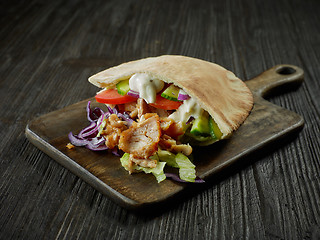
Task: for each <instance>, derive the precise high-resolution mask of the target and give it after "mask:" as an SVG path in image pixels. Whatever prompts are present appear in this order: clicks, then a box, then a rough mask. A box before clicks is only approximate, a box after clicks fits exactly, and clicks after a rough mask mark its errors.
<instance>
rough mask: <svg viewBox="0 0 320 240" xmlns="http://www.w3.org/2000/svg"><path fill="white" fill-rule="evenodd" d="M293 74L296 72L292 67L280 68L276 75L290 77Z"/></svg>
mask: <svg viewBox="0 0 320 240" xmlns="http://www.w3.org/2000/svg"><path fill="white" fill-rule="evenodd" d="M295 72H296V70H295V69H294V68H292V67H282V68H280V69H278V70H277V73H278V74H281V75H290V74H292V73H295Z"/></svg>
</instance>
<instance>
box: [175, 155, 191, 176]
mask: <svg viewBox="0 0 320 240" xmlns="http://www.w3.org/2000/svg"><path fill="white" fill-rule="evenodd" d="M176 162H177V164H178V166H179V177H180V178H181V179H182V180H185V181H187V182H194V181H195V179H196V169H195V168H196V166H195V165H194V164H193V163H192V162H191V161H190V160H189V158H188V157H187V156H185V155H184V154H182V153H178V154H177V155H176Z"/></svg>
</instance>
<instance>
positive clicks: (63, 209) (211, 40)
mask: <svg viewBox="0 0 320 240" xmlns="http://www.w3.org/2000/svg"><path fill="white" fill-rule="evenodd" d="M0 9H1V10H0V11H1V14H0V24H1V28H0V63H1V64H0V71H1V76H2V77H1V79H0V101H1V106H2V107H1V108H0V131H1V138H0V147H1V152H0V162H1V167H0V178H1V179H0V226H1V228H0V238H1V239H19V238H20V239H41V238H48V239H52V238H53V239H54V238H57V239H77V238H78V239H86V238H96V239H149V238H150V236H151V237H152V238H153V239H317V238H319V235H320V231H319V228H320V208H319V206H320V200H319V199H320V176H319V173H320V160H319V159H320V146H319V140H320V139H319V132H320V129H319V128H320V124H319V122H320V121H319V119H320V117H319V116H320V114H319V111H320V95H319V92H320V91H319V90H320V81H319V79H320V70H319V61H320V58H319V52H320V49H319V41H320V35H319V34H320V33H319V23H320V16H319V14H318V13H319V10H320V6H319V2H318V1H316V0H310V1H302V0H292V1H286V0H280V1H273V0H272V1H263V2H261V1H253V0H246V1H231V0H227V1H192V0H187V1H184V2H183V4H182V3H180V2H178V1H143V0H138V1H130V0H126V1H125V0H117V1H113V0H112V1H107V2H106V1H76V0H74V1H71V0H70V1H62V0H58V1H51V2H49V3H48V2H46V1H40V0H39V1H36V0H35V1H28V2H26V1H2V2H1V8H0ZM161 54H183V55H188V56H193V57H198V58H202V59H205V60H208V61H213V62H216V63H218V64H220V65H222V66H224V67H226V68H228V69H230V70H232V71H234V72H235V73H236V74H237V75H238V76H239V77H240V78H242V79H244V80H247V79H251V78H253V77H254V76H256V75H258V74H259V73H260V72H262V71H264V70H266V69H268V68H270V67H272V66H274V65H276V64H282V63H288V64H293V65H297V66H300V67H301V68H302V69H303V70H304V72H305V82H304V83H303V84H302V86H301V87H300V88H295V87H294V86H293V87H290V88H289V89H288V91H287V92H285V94H281V95H273V96H268V100H270V101H271V102H273V103H275V104H277V105H280V106H282V107H285V108H287V109H290V110H292V111H294V112H297V113H298V114H300V115H302V116H303V118H304V120H305V126H304V128H303V130H302V131H301V132H300V133H299V134H297V135H293V136H289V137H287V138H285V139H282V140H281V141H279V142H277V144H276V145H272V146H270V147H269V148H268V149H267V150H263V151H258V152H257V153H255V154H253V155H250V156H248V157H247V158H246V161H247V164H245V165H236V166H234V167H233V168H231V169H229V170H228V171H224V172H222V173H221V174H219V175H218V176H216V177H215V178H214V179H213V180H212V181H211V182H210V184H208V185H207V186H206V187H203V188H201V189H199V190H198V191H196V193H192V192H191V193H189V194H187V195H186V196H184V200H183V201H181V202H179V203H176V204H173V205H170V206H166V207H164V208H163V209H157V210H158V211H156V213H150V214H146V215H140V214H136V213H132V212H130V211H127V210H124V209H123V208H121V207H118V206H117V205H116V204H114V203H113V202H112V201H110V200H109V199H108V198H106V197H104V196H103V195H102V194H100V193H99V192H98V191H96V190H94V189H93V188H92V187H91V186H89V185H88V184H86V183H85V182H83V181H82V180H80V179H79V178H78V177H76V176H74V175H73V174H72V173H70V172H69V171H67V170H66V169H64V168H63V167H61V166H60V165H59V164H57V163H56V162H55V161H53V160H52V159H51V158H50V157H48V156H47V155H45V154H44V153H42V152H41V151H39V150H38V149H37V148H35V147H34V146H33V145H32V144H30V142H29V141H28V140H27V139H26V138H25V136H24V129H25V126H26V125H27V123H28V121H29V120H31V119H33V118H34V117H37V116H40V115H43V114H45V113H49V112H52V111H54V110H57V109H61V108H63V107H65V106H68V105H70V104H72V103H76V102H79V101H81V100H83V99H87V98H90V97H92V96H93V95H94V94H95V92H96V90H97V89H96V88H95V87H94V86H91V85H90V84H88V83H87V78H88V77H89V76H90V75H91V74H93V73H96V72H98V71H99V70H102V69H104V68H107V67H110V66H113V65H116V64H119V63H121V62H126V61H129V60H132V59H139V58H142V57H147V56H156V55H161Z"/></svg>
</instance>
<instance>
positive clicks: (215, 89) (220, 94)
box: [89, 55, 253, 145]
mask: <svg viewBox="0 0 320 240" xmlns="http://www.w3.org/2000/svg"><path fill="white" fill-rule="evenodd" d="M137 73H145V74H147V75H149V76H150V78H151V79H159V80H162V81H163V82H165V83H172V84H174V85H175V86H177V87H179V88H181V89H183V90H184V91H185V92H186V93H187V94H188V95H189V96H190V97H191V98H193V99H194V100H195V101H196V102H197V103H198V104H199V105H200V107H201V108H203V109H204V110H205V111H207V112H208V113H209V114H210V116H211V117H212V118H213V119H214V121H215V123H216V124H217V125H218V127H219V129H220V131H221V133H222V136H221V139H223V138H226V137H228V136H230V135H231V134H232V132H233V131H235V130H236V129H238V128H239V126H240V125H241V124H242V123H243V122H244V121H245V119H246V118H247V117H248V115H249V113H250V111H251V109H252V107H253V97H252V93H251V91H250V90H249V89H248V87H247V86H246V85H245V83H244V82H243V81H242V80H240V79H239V78H238V77H236V76H235V74H234V73H232V72H230V71H228V70H226V69H225V68H223V67H221V66H219V65H217V64H215V63H212V62H208V61H204V60H200V59H196V58H192V57H186V56H177V55H164V56H159V57H150V58H145V59H140V60H136V61H131V62H127V63H123V64H121V65H118V66H115V67H112V68H109V69H107V70H104V71H102V72H99V73H97V74H95V75H93V76H91V77H90V78H89V82H91V83H92V84H94V85H96V86H98V87H100V88H105V89H114V88H116V84H117V83H119V82H120V81H122V80H126V79H129V78H130V77H132V76H133V75H134V74H137ZM215 141H217V140H214V139H212V140H207V141H202V142H198V143H197V144H198V145H209V144H211V143H213V142H215Z"/></svg>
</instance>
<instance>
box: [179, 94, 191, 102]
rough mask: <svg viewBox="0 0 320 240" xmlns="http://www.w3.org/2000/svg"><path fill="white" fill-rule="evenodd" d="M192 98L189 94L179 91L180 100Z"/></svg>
mask: <svg viewBox="0 0 320 240" xmlns="http://www.w3.org/2000/svg"><path fill="white" fill-rule="evenodd" d="M189 98H190V96H189V95H188V94H181V93H179V95H178V100H179V101H184V100H188V99H189Z"/></svg>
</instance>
